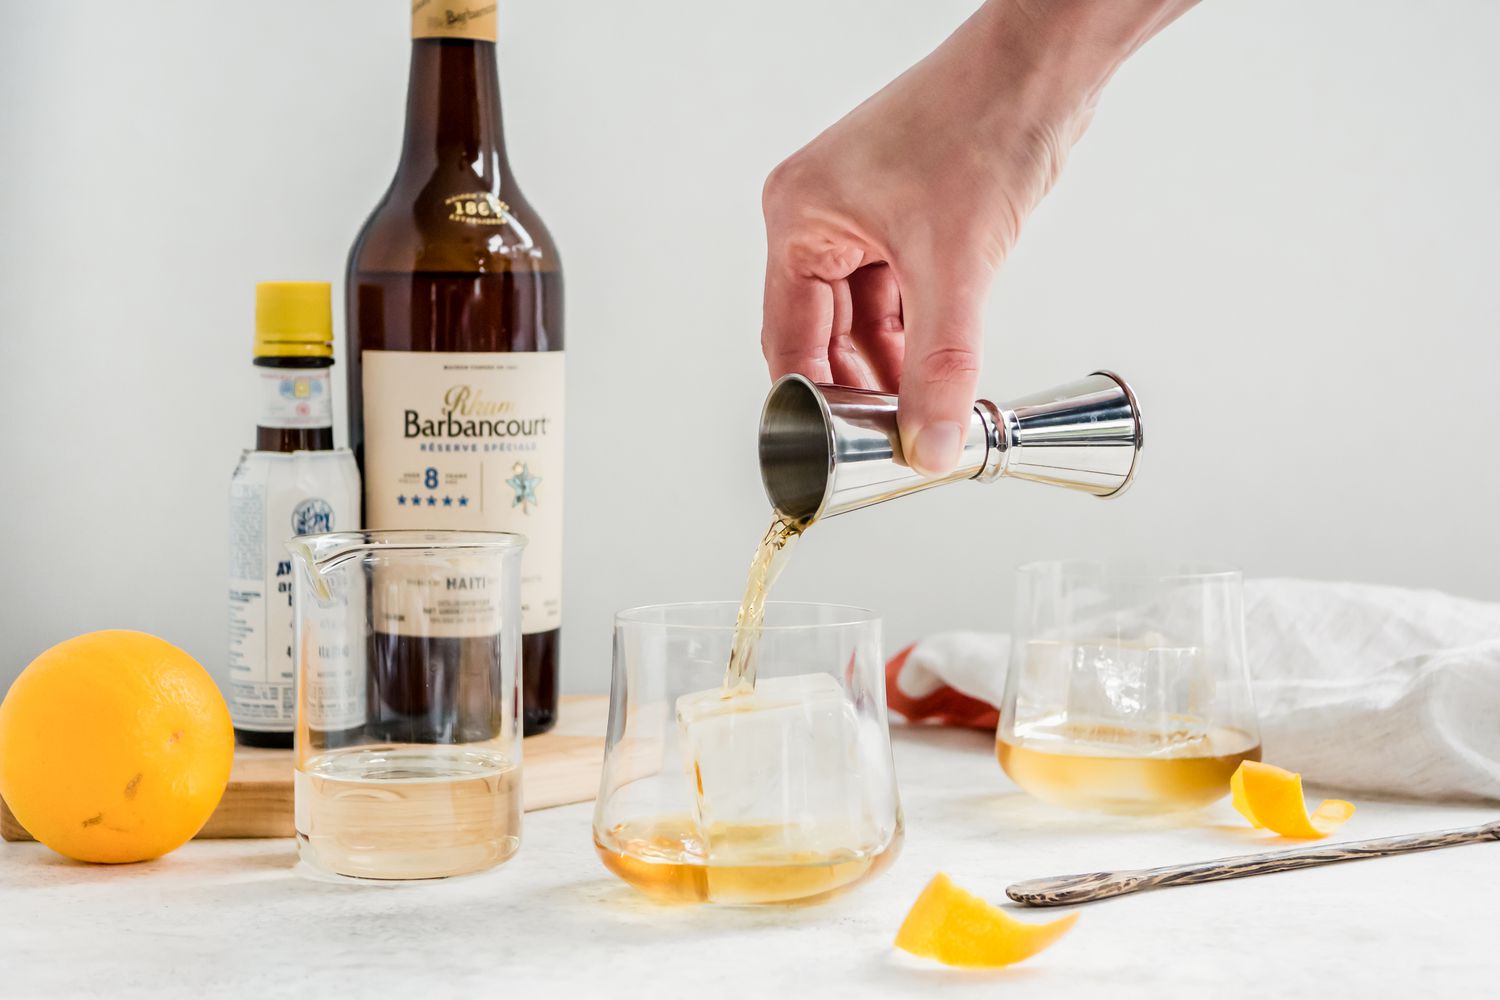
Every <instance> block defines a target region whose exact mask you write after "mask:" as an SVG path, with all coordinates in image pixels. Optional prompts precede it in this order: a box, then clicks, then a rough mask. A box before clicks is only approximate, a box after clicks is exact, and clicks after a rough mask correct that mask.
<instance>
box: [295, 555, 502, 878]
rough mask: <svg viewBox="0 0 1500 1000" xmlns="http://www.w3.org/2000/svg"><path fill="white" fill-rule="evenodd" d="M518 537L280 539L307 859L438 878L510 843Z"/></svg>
mask: <svg viewBox="0 0 1500 1000" xmlns="http://www.w3.org/2000/svg"><path fill="white" fill-rule="evenodd" d="M525 544H526V541H525V539H524V538H522V537H521V536H520V535H514V534H505V533H502V532H489V531H353V532H334V533H330V534H321V535H304V536H301V537H299V538H295V539H293V540H292V541H291V542H289V543H288V544H287V548H288V550H289V551H290V552H291V553H292V555H293V557H294V562H295V564H296V571H295V576H294V577H293V588H292V593H293V598H294V601H293V603H294V614H293V623H294V629H295V637H294V641H295V644H296V646H295V654H294V655H295V659H296V664H297V730H296V738H295V741H294V743H295V751H294V752H295V757H296V786H295V813H296V828H297V846H298V853H299V854H300V855H301V857H302V859H303V860H304V861H305V862H307V863H308V864H310V865H312V866H313V867H314V868H317V869H320V870H322V871H325V872H330V873H333V874H337V875H347V876H353V877H358V878H375V879H419V878H442V877H445V876H449V875H461V874H465V873H468V872H475V871H480V870H482V869H485V868H490V867H493V866H494V865H498V864H500V863H501V862H502V861H504V860H506V859H507V858H509V857H510V856H511V855H512V854H514V853H515V852H516V849H517V848H518V847H519V846H520V843H521V701H520V670H519V667H520V644H521V606H520V563H521V551H522V549H523V547H524V546H525Z"/></svg>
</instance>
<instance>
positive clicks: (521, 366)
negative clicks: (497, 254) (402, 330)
mask: <svg viewBox="0 0 1500 1000" xmlns="http://www.w3.org/2000/svg"><path fill="white" fill-rule="evenodd" d="M362 363H363V389H364V401H365V406H364V435H365V438H364V441H365V455H364V459H365V465H364V468H365V519H366V521H367V522H368V526H369V527H371V528H425V529H440V528H448V529H468V530H483V531H510V532H516V533H518V534H522V535H525V536H526V538H527V545H526V553H525V555H524V557H523V559H522V564H521V627H522V632H523V633H525V634H528V635H530V634H533V633H537V632H548V631H551V630H553V629H556V628H558V627H559V626H560V625H561V623H562V490H563V352H562V351H541V352H458V351H447V352H426V351H381V350H365V351H364V352H362ZM432 624H433V625H434V626H436V627H438V628H440V629H445V628H449V627H453V626H456V625H457V624H458V622H456V621H455V622H447V621H446V617H445V616H444V615H439V616H438V617H437V618H436V619H435V620H433V622H432ZM470 624H473V623H470ZM438 634H441V633H438ZM457 634H478V632H473V631H469V630H467V629H466V630H465V631H464V632H461V633H457Z"/></svg>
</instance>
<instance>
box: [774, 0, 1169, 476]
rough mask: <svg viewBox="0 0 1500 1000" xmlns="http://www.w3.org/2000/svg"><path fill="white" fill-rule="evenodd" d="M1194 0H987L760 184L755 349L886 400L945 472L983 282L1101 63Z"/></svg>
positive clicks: (780, 368) (972, 383) (1093, 87)
mask: <svg viewBox="0 0 1500 1000" xmlns="http://www.w3.org/2000/svg"><path fill="white" fill-rule="evenodd" d="M1192 3H1193V0H1110V2H1108V3H1096V2H1092V0H1032V2H1026V0H989V2H988V3H986V4H985V5H984V6H983V7H981V8H980V9H979V11H978V12H976V13H975V14H974V16H973V17H971V18H970V19H969V20H968V21H966V22H965V23H964V24H963V26H961V27H960V28H959V29H958V31H956V32H954V34H953V35H952V36H950V37H949V38H948V39H947V41H945V42H944V43H943V44H942V45H941V46H939V47H938V48H937V49H936V50H935V51H934V52H933V53H932V54H931V55H930V56H928V57H927V58H926V59H924V60H922V61H921V62H920V63H918V64H917V65H916V66H914V67H912V68H911V69H910V70H908V71H907V72H906V73H905V74H903V75H902V76H901V77H899V78H898V79H896V80H895V81H894V82H893V83H891V84H890V85H889V86H887V87H886V88H885V89H884V90H882V91H880V92H879V93H878V94H876V95H875V96H874V97H872V98H870V99H869V100H868V101H866V102H865V103H863V104H861V105H860V106H859V107H857V108H855V109H854V110H853V111H852V112H850V113H849V114H848V115H847V116H845V117H844V118H843V119H842V120H840V121H839V122H837V123H835V124H834V125H833V126H832V127H831V128H829V129H828V130H827V131H826V132H824V133H823V134H821V135H819V136H818V137H817V138H816V139H814V140H813V141H812V142H811V143H809V144H808V145H807V146H805V147H803V148H802V149H801V150H799V151H798V152H797V153H795V154H793V155H792V156H791V157H790V158H789V159H787V160H786V161H785V162H783V163H782V164H781V165H780V166H778V167H777V168H776V169H775V170H774V171H773V172H772V173H771V176H770V178H769V179H768V180H767V181H766V186H765V192H764V195H763V207H764V211H765V218H766V237H767V260H766V285H765V306H764V320H763V326H762V330H761V345H762V348H763V350H764V352H765V357H766V361H767V363H768V365H769V366H770V369H771V376H772V377H773V378H779V377H780V376H782V375H784V374H786V373H788V372H798V373H801V374H803V375H805V376H807V377H808V378H811V379H813V380H814V381H816V382H835V383H839V384H842V385H850V386H857V387H861V388H870V389H880V390H883V391H886V392H897V391H898V390H899V393H900V408H899V423H900V428H901V442H902V450H903V452H904V454H905V456H906V459H907V462H908V464H910V465H911V466H912V467H913V468H914V469H916V470H917V471H919V472H921V473H924V474H926V475H941V474H945V473H947V472H949V471H951V470H952V469H953V467H954V465H955V464H957V461H958V458H959V453H960V451H961V450H962V447H963V440H964V435H965V433H966V432H967V428H968V425H969V414H970V411H971V410H972V408H973V405H974V395H975V387H976V383H977V381H978V377H979V369H980V363H981V358H982V354H983V331H982V328H981V319H982V312H983V307H984V303H985V300H986V298H987V296H988V292H989V287H990V283H991V279H992V278H993V277H994V274H995V272H996V270H998V269H999V267H1000V265H1001V263H1002V262H1003V261H1004V260H1005V257H1006V255H1007V254H1008V253H1009V252H1010V250H1011V248H1012V247H1013V246H1014V245H1015V243H1016V239H1017V238H1018V237H1019V235H1020V231H1021V225H1022V223H1023V222H1024V220H1025V219H1026V217H1027V215H1029V214H1030V212H1031V210H1032V209H1033V208H1034V207H1035V206H1036V204H1037V202H1038V201H1040V200H1041V198H1042V196H1043V195H1044V194H1046V193H1047V191H1048V189H1050V188H1051V187H1052V184H1053V182H1054V181H1056V179H1057V176H1058V174H1059V172H1060V171H1061V170H1062V167H1063V163H1064V161H1065V160H1066V158H1067V155H1068V151H1069V150H1070V149H1071V148H1072V146H1073V143H1074V142H1075V141H1077V139H1078V137H1079V136H1080V135H1082V133H1083V130H1084V128H1085V127H1086V126H1087V124H1088V121H1089V118H1090V117H1091V115H1092V113H1093V108H1094V103H1095V100H1096V99H1097V96H1098V93H1099V91H1100V89H1101V88H1102V87H1103V86H1104V84H1105V82H1106V81H1107V80H1108V79H1109V76H1110V75H1111V74H1112V73H1113V72H1114V69H1115V68H1116V67H1117V66H1118V65H1119V64H1120V62H1122V61H1123V60H1124V59H1125V57H1126V56H1127V55H1129V54H1130V53H1131V52H1133V51H1134V50H1135V49H1136V48H1137V47H1139V46H1140V45H1141V44H1142V43H1143V42H1144V41H1145V40H1146V39H1147V38H1149V37H1150V36H1151V35H1152V34H1155V32H1156V31H1158V30H1160V28H1161V27H1163V26H1165V25H1166V24H1167V23H1169V22H1170V21H1171V20H1173V19H1174V18H1175V17H1176V16H1177V15H1178V14H1180V13H1181V12H1182V11H1183V10H1186V9H1187V8H1188V7H1190V6H1191V5H1192Z"/></svg>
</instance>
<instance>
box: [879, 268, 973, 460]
mask: <svg viewBox="0 0 1500 1000" xmlns="http://www.w3.org/2000/svg"><path fill="white" fill-rule="evenodd" d="M901 279H902V276H901V275H900V274H899V272H898V275H897V280H898V281H899V282H900V286H901V308H902V315H903V320H904V323H905V326H906V357H905V361H904V362H903V365H902V371H901V393H900V406H899V408H898V412H897V420H898V423H899V425H900V428H901V450H902V451H903V452H904V453H905V455H906V460H907V464H909V465H910V466H911V467H912V468H913V469H915V470H916V471H917V472H920V473H922V474H923V475H926V476H941V475H946V474H947V473H949V472H952V471H953V468H954V466H956V465H957V464H958V458H959V455H960V454H961V453H962V451H963V442H964V438H965V436H966V435H967V434H968V432H969V421H970V417H971V415H972V413H973V410H974V393H975V387H976V386H977V384H978V382H979V365H980V360H981V355H982V353H983V347H984V334H983V330H982V328H981V325H982V321H983V312H984V300H985V297H986V295H987V294H988V291H989V283H990V272H989V270H988V269H987V268H983V267H979V266H967V267H966V266H963V265H959V266H952V264H951V262H950V261H943V262H941V263H938V262H936V261H934V266H931V267H929V268H922V269H920V270H918V271H917V272H916V273H914V274H912V275H911V276H910V277H909V278H907V280H901Z"/></svg>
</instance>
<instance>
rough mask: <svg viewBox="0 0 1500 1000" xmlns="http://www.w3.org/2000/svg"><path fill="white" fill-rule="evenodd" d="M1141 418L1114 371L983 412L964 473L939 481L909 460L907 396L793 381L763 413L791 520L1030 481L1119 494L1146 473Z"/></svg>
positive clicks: (770, 476)
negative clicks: (961, 483)
mask: <svg viewBox="0 0 1500 1000" xmlns="http://www.w3.org/2000/svg"><path fill="white" fill-rule="evenodd" d="M1140 451H1141V410H1140V406H1139V405H1138V404H1137V403H1136V399H1135V393H1134V392H1132V391H1131V389H1130V386H1128V385H1126V384H1125V380H1124V379H1122V378H1120V376H1118V375H1115V374H1113V373H1111V372H1103V371H1100V372H1094V373H1093V374H1092V375H1090V376H1089V377H1088V378H1086V379H1082V380H1080V381H1077V382H1072V383H1069V384H1068V385H1063V386H1058V387H1057V388H1055V389H1049V390H1048V391H1046V392H1039V393H1035V394H1033V395H1030V396H1026V397H1024V398H1022V399H1018V400H1015V401H1014V402H1011V403H1008V404H1006V405H1005V406H996V405H995V404H994V403H991V402H990V401H989V400H985V399H981V400H979V401H978V402H977V403H975V404H974V415H973V418H972V419H971V420H970V421H969V433H968V436H967V437H966V438H965V439H964V449H963V454H962V456H961V457H960V458H959V461H958V467H957V468H956V469H954V470H953V471H952V472H951V473H949V474H948V475H946V476H940V477H937V478H932V479H929V478H927V477H925V476H922V475H920V474H918V473H916V472H914V471H912V469H911V468H910V467H909V466H908V465H907V464H906V460H905V458H904V456H903V455H902V454H901V436H900V434H899V433H898V432H897V430H896V397H895V396H893V395H889V394H887V393H883V392H871V391H868V390H865V389H850V388H847V387H845V386H839V385H818V384H815V383H813V382H811V381H809V380H808V379H805V378H803V377H802V376H801V375H786V376H783V377H782V378H780V379H778V380H777V381H776V384H775V385H773V386H772V387H771V394H770V395H769V396H767V397H766V405H765V409H764V410H762V411H761V415H760V476H761V481H762V482H763V483H764V484H765V487H766V496H767V497H768V498H770V501H771V506H772V507H774V508H775V509H776V512H777V513H778V514H780V515H781V516H782V517H786V518H791V519H794V520H797V519H805V520H806V521H809V522H811V521H815V520H817V519H818V518H822V517H831V516H833V515H834V514H842V513H844V512H845V511H850V510H855V509H857V508H860V507H868V506H870V505H871V504H875V503H880V502H882V501H884V500H890V499H893V498H895V497H900V496H905V495H906V494H908V493H915V492H917V491H918V490H925V489H930V488H931V487H933V486H941V485H942V484H943V483H951V482H956V481H958V480H960V479H977V480H979V481H980V482H982V483H988V482H993V481H994V480H996V479H999V478H1000V477H1001V476H1009V477H1010V478H1012V479H1030V480H1032V481H1034V482H1038V483H1047V484H1049V485H1052V486H1065V487H1067V488H1068V489H1074V490H1082V491H1084V492H1086V493H1092V494H1094V495H1095V496H1101V497H1109V496H1118V495H1119V494H1120V493H1123V492H1124V491H1125V488H1126V487H1127V486H1129V485H1130V481H1131V479H1133V478H1134V476H1135V467H1136V462H1137V460H1138V459H1139V456H1140Z"/></svg>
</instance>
